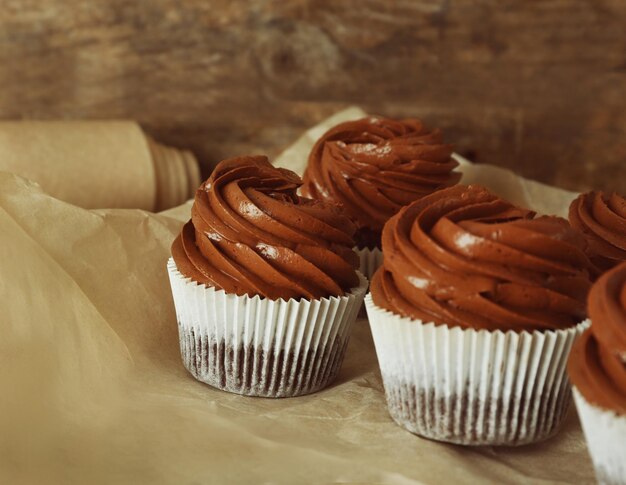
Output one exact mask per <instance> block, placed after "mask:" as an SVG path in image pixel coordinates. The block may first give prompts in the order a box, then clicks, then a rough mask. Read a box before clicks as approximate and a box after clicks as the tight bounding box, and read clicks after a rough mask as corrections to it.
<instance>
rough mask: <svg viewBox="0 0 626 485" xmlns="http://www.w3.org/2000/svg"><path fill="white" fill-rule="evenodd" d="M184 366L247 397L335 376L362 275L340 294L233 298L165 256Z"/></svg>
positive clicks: (315, 385)
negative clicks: (184, 272) (194, 277)
mask: <svg viewBox="0 0 626 485" xmlns="http://www.w3.org/2000/svg"><path fill="white" fill-rule="evenodd" d="M167 269H168V273H169V277H170V284H171V286H172V293H173V296H174V304H175V306H176V316H177V319H178V331H179V337H180V353H181V356H182V360H183V364H184V365H185V367H186V368H187V370H189V372H190V373H191V374H192V375H193V376H194V377H195V378H196V379H198V380H199V381H202V382H205V383H207V384H209V385H211V386H213V387H217V388H218V389H222V390H224V391H228V392H234V393H237V394H244V395H248V396H264V397H290V396H299V395H303V394H309V393H311V392H315V391H318V390H320V389H322V388H324V387H325V386H327V385H328V384H329V383H330V382H332V380H333V379H334V378H335V377H336V376H337V374H338V372H339V369H340V367H341V364H342V362H343V357H344V355H345V351H346V347H347V345H348V339H349V337H350V329H351V327H352V323H353V322H354V320H355V319H356V315H357V312H358V311H359V308H360V306H361V304H362V302H363V296H364V295H365V292H366V290H367V280H366V279H365V278H364V277H363V276H362V275H360V274H359V279H360V285H359V286H358V287H357V288H353V289H352V291H351V292H350V293H347V294H346V295H344V296H341V297H329V298H320V299H317V300H304V299H301V300H293V299H290V300H288V301H285V300H270V299H267V298H261V297H259V296H255V297H249V296H247V295H244V296H237V295H234V294H228V293H226V292H225V291H223V290H217V289H215V288H212V287H207V286H205V285H202V284H198V283H196V282H195V281H193V280H191V279H190V278H186V277H185V276H184V275H182V274H181V273H180V272H179V271H178V269H177V268H176V264H175V263H174V260H173V259H172V258H170V260H169V261H168V264H167Z"/></svg>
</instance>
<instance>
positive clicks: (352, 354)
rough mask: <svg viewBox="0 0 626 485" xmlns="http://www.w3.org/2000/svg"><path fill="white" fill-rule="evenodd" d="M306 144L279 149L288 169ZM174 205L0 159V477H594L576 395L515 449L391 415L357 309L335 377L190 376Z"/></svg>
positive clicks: (195, 480) (404, 480) (485, 171)
mask: <svg viewBox="0 0 626 485" xmlns="http://www.w3.org/2000/svg"><path fill="white" fill-rule="evenodd" d="M360 114H361V112H360V111H358V110H350V111H347V112H343V113H341V114H339V115H338V117H335V119H334V120H332V122H336V121H339V120H341V119H346V118H350V117H355V116H358V115H360ZM321 129H323V128H319V127H317V128H316V130H317V131H320V130H321ZM308 135H310V133H309V134H308ZM309 142H310V139H308V138H307V135H305V136H304V137H303V138H302V139H301V140H299V141H298V142H297V143H296V145H295V146H294V147H292V148H291V149H289V150H287V151H286V153H285V154H284V156H282V157H281V158H280V163H281V164H282V165H283V166H284V165H288V166H291V167H295V168H297V169H301V168H302V166H303V163H304V162H305V160H306V155H307V152H308V149H309V147H310V143H309ZM290 162H291V163H290ZM462 170H464V171H465V173H466V174H469V175H466V178H470V177H471V179H472V181H476V182H482V183H484V184H485V185H487V186H488V187H492V188H495V189H497V191H498V192H500V193H503V195H507V194H508V193H511V194H513V195H514V196H515V197H521V198H522V202H525V203H526V204H527V205H530V206H532V207H535V208H540V207H541V208H545V207H549V208H551V209H552V210H553V211H554V212H560V213H562V212H563V210H564V208H565V206H566V205H567V202H568V201H569V200H570V199H571V196H572V195H573V194H571V193H566V192H563V191H560V190H557V189H552V188H549V187H545V186H539V185H537V184H535V183H528V182H525V181H523V180H521V179H519V178H517V177H514V176H512V175H511V174H510V172H507V171H503V170H500V169H495V168H490V167H483V166H481V167H473V166H471V165H466V164H463V165H462ZM524 198H526V200H524ZM517 201H518V202H519V201H520V200H517ZM189 208H190V204H186V205H183V206H181V207H179V208H177V209H174V210H171V211H168V212H166V213H162V214H150V213H147V212H143V211H140V210H120V209H118V210H92V211H87V210H83V209H79V208H77V207H75V206H72V205H69V204H66V203H64V202H60V201H58V200H55V199H53V198H51V197H49V196H47V195H45V194H44V193H42V192H41V190H40V189H39V188H38V187H37V186H35V185H34V184H32V183H30V182H28V181H26V180H24V179H21V178H19V177H17V176H15V175H12V174H8V173H0V234H1V237H2V239H1V242H0V322H1V324H2V335H1V336H0V389H1V390H2V392H1V393H0V483H91V484H98V483H154V484H159V483H176V484H200V483H227V482H228V483H232V482H244V483H261V482H271V483H307V482H314V483H328V482H333V481H347V482H360V483H364V482H365V483H371V482H378V483H381V482H382V483H398V484H408V483H477V482H481V483H489V482H491V483H591V482H592V481H593V471H592V467H591V463H590V460H589V458H588V455H587V451H586V446H585V443H584V439H583V436H582V433H581V430H580V426H579V424H578V421H577V418H576V416H575V413H574V411H573V409H572V412H571V414H570V416H569V418H568V420H567V422H566V424H565V426H564V428H563V430H562V432H561V433H560V434H559V435H558V436H556V437H555V438H553V439H551V440H549V441H547V442H545V443H541V444H538V445H533V446H526V447H521V448H517V449H506V448H488V447H483V448H464V447H459V446H451V445H445V444H440V443H436V442H432V441H428V440H425V439H421V438H418V437H416V436H414V435H412V434H410V433H408V432H407V431H404V430H403V429H401V428H400V427H398V426H396V425H395V424H394V423H393V422H392V420H391V418H390V417H389V415H388V414H387V410H386V407H385V401H384V396H383V390H382V384H381V379H380V374H379V371H378V368H377V363H376V355H375V352H374V348H373V345H372V341H371V337H370V331H369V328H368V325H367V321H366V320H364V319H361V320H359V321H357V322H356V324H355V329H354V333H353V335H352V340H351V343H350V347H349V349H348V353H347V357H346V361H345V363H344V366H343V368H342V371H341V373H340V376H339V378H338V380H337V382H336V383H335V384H334V385H332V386H331V387H330V388H329V389H326V390H324V391H322V392H319V393H317V394H313V395H310V396H305V397H299V398H292V399H279V400H271V399H262V398H248V397H241V396H237V395H232V394H228V393H224V392H221V391H218V390H215V389H212V388H210V387H208V386H206V385H204V384H201V383H199V382H197V381H195V380H194V379H193V378H192V377H191V376H190V375H189V374H188V373H187V372H186V370H185V369H184V368H183V366H182V364H181V362H180V357H179V350H178V339H177V330H176V318H175V314H174V307H173V303H172V298H171V296H170V291H169V287H168V285H169V283H168V279H167V273H166V268H165V265H166V261H167V258H168V256H169V246H170V243H171V241H172V239H173V238H174V236H175V234H176V233H177V231H178V230H179V229H180V226H181V222H182V221H184V220H185V219H187V218H188V217H189Z"/></svg>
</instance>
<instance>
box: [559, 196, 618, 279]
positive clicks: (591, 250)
mask: <svg viewBox="0 0 626 485" xmlns="http://www.w3.org/2000/svg"><path fill="white" fill-rule="evenodd" d="M569 222H570V224H571V225H572V226H573V227H575V228H576V229H578V230H579V231H581V232H582V233H583V234H584V235H585V239H587V244H588V247H587V254H588V255H589V258H590V259H591V261H592V262H593V263H594V265H595V276H599V275H601V274H602V273H604V272H605V271H607V270H609V269H611V268H613V267H615V266H617V265H618V264H619V263H621V262H622V261H626V198H624V197H622V196H620V195H618V194H616V193H612V194H611V195H607V194H604V193H603V192H587V193H585V194H580V195H579V196H578V197H577V198H576V199H575V200H574V201H572V203H571V204H570V206H569Z"/></svg>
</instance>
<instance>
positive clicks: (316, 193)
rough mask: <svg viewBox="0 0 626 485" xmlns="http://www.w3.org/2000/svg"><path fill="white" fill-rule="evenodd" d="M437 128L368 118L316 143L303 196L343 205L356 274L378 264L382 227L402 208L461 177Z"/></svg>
mask: <svg viewBox="0 0 626 485" xmlns="http://www.w3.org/2000/svg"><path fill="white" fill-rule="evenodd" d="M457 165H458V163H457V162H456V161H455V160H454V159H453V158H452V147H451V146H450V145H446V144H444V143H443V139H442V134H441V131H440V130H431V129H428V128H426V127H425V126H424V124H423V123H422V122H421V121H419V120H416V119H407V120H398V121H397V120H391V119H388V118H380V117H369V118H363V119H360V120H357V121H348V122H346V123H341V124H339V125H337V126H335V127H334V128H331V129H330V130H329V131H327V132H326V133H325V134H324V135H323V136H322V137H321V138H320V139H319V140H318V141H317V143H316V144H315V146H314V147H313V149H312V151H311V154H310V155H309V161H308V166H307V169H306V171H305V173H304V185H303V186H302V193H303V194H304V195H306V196H307V197H312V198H314V199H321V200H328V201H332V202H336V203H339V204H341V205H342V206H343V208H344V210H345V211H346V213H347V215H348V216H349V217H350V218H351V219H352V220H353V221H354V222H355V223H356V225H357V232H356V234H355V239H356V246H357V252H358V253H359V256H360V257H361V272H363V274H365V275H366V276H367V277H368V278H369V277H370V276H371V275H372V274H373V273H374V271H375V270H376V268H378V266H379V265H380V263H381V261H382V253H381V251H380V247H381V243H380V238H381V233H382V229H383V226H384V225H385V223H386V222H387V220H389V218H390V217H391V216H393V215H394V214H396V213H397V212H398V211H399V210H400V209H401V208H402V207H403V206H405V205H407V204H409V203H411V202H413V201H414V200H417V199H420V198H422V197H424V196H425V195H428V194H430V193H432V192H434V191H436V190H439V189H441V188H444V187H448V186H451V185H454V184H456V183H457V182H458V181H459V179H460V178H461V174H460V173H458V172H454V171H453V170H454V168H455V167H456V166H457Z"/></svg>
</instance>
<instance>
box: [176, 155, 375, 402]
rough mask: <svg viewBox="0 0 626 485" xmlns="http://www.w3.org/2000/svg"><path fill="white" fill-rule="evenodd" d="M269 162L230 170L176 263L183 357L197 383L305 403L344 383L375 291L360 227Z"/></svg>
mask: <svg viewBox="0 0 626 485" xmlns="http://www.w3.org/2000/svg"><path fill="white" fill-rule="evenodd" d="M300 185H301V180H300V178H299V177H298V176H297V175H296V174H294V173H293V172H290V171H289V170H285V169H279V168H275V167H273V166H272V165H271V164H270V163H269V161H268V160H267V158H266V157H239V158H233V159H230V160H225V161H223V162H221V163H220V164H219V165H218V166H217V167H216V168H215V170H214V171H213V174H212V175H211V177H210V178H209V179H208V180H207V181H206V182H205V183H204V184H203V185H202V186H201V187H200V188H199V189H198V191H197V192H196V197H195V201H194V204H193V208H192V210H191V220H190V221H189V222H188V223H187V224H185V226H184V227H183V229H182V231H181V234H180V235H179V236H178V237H177V238H176V240H175V241H174V243H173V245H172V256H173V258H172V259H170V261H169V262H168V271H169V275H170V282H171V285H172V291H173V295H174V303H175V306H176V314H177V318H178V329H179V336H180V346H181V354H182V358H183V363H184V365H185V367H186V368H187V369H188V370H189V372H191V374H192V375H193V376H194V377H195V378H196V379H198V380H200V381H203V382H206V383H207V384H210V385H212V386H214V387H217V388H219V389H223V390H226V391H230V392H235V393H239V394H246V395H251V396H266V397H285V396H297V395H301V394H307V393H311V392H314V391H316V390H319V389H321V388H323V387H325V386H326V385H328V384H329V383H330V382H331V381H332V380H333V379H334V378H335V376H336V375H337V372H338V371H339V368H340V366H341V363H342V361H343V357H344V354H345V350H346V346H347V343H348V338H349V336H350V328H351V325H352V323H353V322H354V320H355V318H356V315H357V312H358V310H359V307H360V305H361V303H362V299H363V295H364V294H365V289H366V288H367V280H366V279H365V278H364V277H363V276H362V275H360V274H359V273H358V272H357V271H356V270H355V268H356V267H357V266H358V257H357V255H356V254H355V253H354V251H353V250H352V247H353V245H354V240H353V234H354V232H355V226H354V224H353V223H352V222H351V221H350V219H349V218H347V217H346V216H345V215H343V214H342V213H341V211H340V209H339V208H338V207H336V206H333V205H329V204H326V203H323V202H320V201H315V200H311V199H307V198H304V197H300V196H298V195H297V194H296V191H297V190H298V187H299V186H300Z"/></svg>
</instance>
